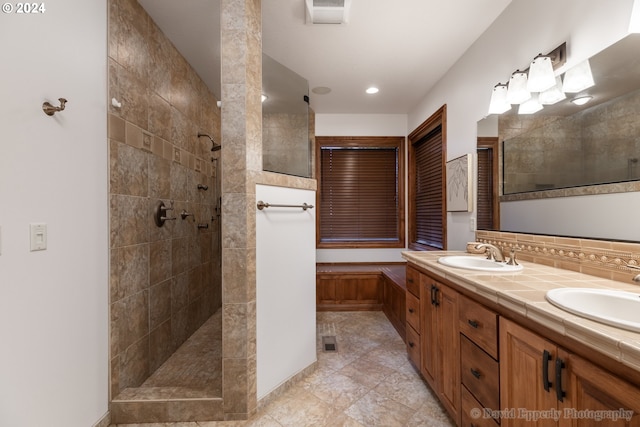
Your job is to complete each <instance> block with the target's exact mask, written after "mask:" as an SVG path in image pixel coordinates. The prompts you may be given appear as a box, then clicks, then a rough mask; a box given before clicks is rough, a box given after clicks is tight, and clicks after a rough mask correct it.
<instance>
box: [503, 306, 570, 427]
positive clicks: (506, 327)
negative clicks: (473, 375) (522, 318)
mask: <svg viewBox="0 0 640 427" xmlns="http://www.w3.org/2000/svg"><path fill="white" fill-rule="evenodd" d="M499 347H500V407H501V408H506V409H507V410H513V412H512V413H509V414H508V416H506V417H503V418H502V420H501V426H502V427H512V426H533V425H535V426H538V427H544V426H556V425H557V421H556V420H554V419H552V418H544V419H539V420H537V421H536V422H533V421H528V420H527V419H526V418H525V413H523V412H522V411H538V410H540V411H541V410H547V411H548V410H549V409H557V403H556V390H555V388H554V387H555V378H554V375H553V373H554V372H555V369H554V366H555V361H556V357H557V353H558V351H557V347H556V345H555V344H553V343H552V342H550V341H547V340H546V339H544V338H542V337H540V336H539V335H537V334H534V333H533V332H531V331H529V330H528V329H525V328H523V327H521V326H519V325H517V324H515V323H513V322H511V321H509V320H507V319H504V318H502V317H501V318H500V345H499ZM545 352H546V353H545ZM545 356H546V357H545ZM543 359H545V360H547V363H545V362H544V360H543ZM545 364H546V365H547V366H548V370H547V372H546V374H548V375H545V376H544V380H546V379H548V380H549V381H548V384H547V385H548V386H547V387H545V384H544V382H546V381H543V373H545V369H544V366H545ZM528 413H531V412H528Z"/></svg>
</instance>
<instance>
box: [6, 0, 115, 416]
mask: <svg viewBox="0 0 640 427" xmlns="http://www.w3.org/2000/svg"><path fill="white" fill-rule="evenodd" d="M13 4H14V5H15V3H13ZM44 4H45V7H46V10H45V12H44V13H43V14H39V15H18V14H16V13H15V12H14V13H12V14H7V13H2V14H0V47H1V49H0V57H1V61H2V73H1V76H2V83H1V84H0V99H1V100H2V102H0V227H1V229H2V230H1V239H0V253H1V254H0V340H1V341H0V348H1V349H2V350H1V351H0V425H1V426H3V427H41V426H49V427H57V426H60V427H87V426H91V425H93V424H94V423H96V422H97V421H98V420H99V419H100V418H102V416H103V415H104V414H106V412H107V409H108V408H107V405H108V319H109V318H108V311H107V309H108V219H107V212H108V201H107V185H108V178H107V164H108V158H107V140H106V135H107V130H106V117H107V112H106V96H107V95H106V85H107V74H106V73H107V65H106V58H107V47H106V46H107V29H106V24H107V6H106V2H105V1H102V0H101V1H91V2H87V1H82V0H56V1H54V2H45V3H44ZM60 97H64V98H67V99H68V101H69V102H68V104H67V108H66V110H65V111H63V112H61V113H58V114H56V115H55V116H54V117H48V116H46V115H45V114H44V113H43V111H42V109H41V106H42V103H43V102H44V101H45V100H49V101H51V102H52V103H53V104H55V105H58V101H57V99H58V98H60ZM32 222H44V223H47V225H48V249H47V250H45V251H40V252H30V251H29V223H32Z"/></svg>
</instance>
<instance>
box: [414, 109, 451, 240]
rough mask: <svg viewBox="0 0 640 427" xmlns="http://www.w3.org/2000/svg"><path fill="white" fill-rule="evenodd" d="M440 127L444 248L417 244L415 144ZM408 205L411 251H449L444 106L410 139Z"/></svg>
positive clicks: (445, 119) (445, 110) (417, 129)
mask: <svg viewBox="0 0 640 427" xmlns="http://www.w3.org/2000/svg"><path fill="white" fill-rule="evenodd" d="M437 127H440V129H441V130H440V138H441V155H442V159H441V164H442V197H441V208H442V212H441V218H440V220H441V223H442V247H441V248H440V247H437V246H433V245H427V244H424V243H419V242H417V241H416V240H417V225H416V214H417V207H416V191H417V190H416V188H415V182H416V173H417V172H416V153H415V144H417V143H418V142H420V141H421V140H422V139H423V138H424V137H426V136H427V135H429V134H430V133H431V132H432V131H433V130H434V129H436V128H437ZM407 145H408V149H407V151H408V165H409V176H408V193H409V196H408V203H409V218H408V221H409V249H412V250H417V251H441V250H447V188H446V187H447V186H446V158H447V106H446V105H443V106H442V107H441V108H440V109H438V111H436V112H435V113H433V114H432V115H431V117H429V118H428V119H427V120H425V121H424V122H423V123H422V124H421V125H420V126H418V127H417V128H416V129H415V130H414V131H413V132H411V133H410V134H409V137H408V143H407Z"/></svg>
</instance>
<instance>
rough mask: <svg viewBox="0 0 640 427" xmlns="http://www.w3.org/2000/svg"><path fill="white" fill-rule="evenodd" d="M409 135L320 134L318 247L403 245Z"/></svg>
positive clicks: (318, 140)
mask: <svg viewBox="0 0 640 427" xmlns="http://www.w3.org/2000/svg"><path fill="white" fill-rule="evenodd" d="M403 139H404V138H388V137H385V138H355V137H349V138H333V137H331V138H328V137H318V138H317V142H318V146H319V156H318V159H319V162H318V163H319V165H318V167H319V170H318V183H319V185H318V186H319V188H318V194H319V196H318V215H319V218H318V233H317V234H318V247H403V246H404V238H403V234H404V233H403V230H402V228H403V227H402V226H401V224H403V223H404V222H403V220H402V216H403V208H402V207H403V205H404V203H403V202H402V197H401V194H402V191H401V186H402V180H401V179H400V177H401V176H402V146H403V144H402V142H403Z"/></svg>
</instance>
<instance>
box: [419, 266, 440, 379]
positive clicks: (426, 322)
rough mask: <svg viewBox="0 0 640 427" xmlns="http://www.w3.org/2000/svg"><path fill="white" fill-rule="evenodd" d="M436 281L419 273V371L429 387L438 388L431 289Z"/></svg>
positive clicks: (436, 335)
mask: <svg viewBox="0 0 640 427" xmlns="http://www.w3.org/2000/svg"><path fill="white" fill-rule="evenodd" d="M436 283H437V282H436V281H435V280H433V279H431V278H430V277H429V276H426V275H424V274H421V275H420V286H421V288H422V291H421V293H420V315H421V318H420V320H421V324H420V346H421V351H420V356H421V363H420V372H421V373H422V376H423V377H424V379H425V380H426V381H427V383H429V385H430V386H431V388H432V389H433V390H434V391H436V390H438V384H437V381H436V379H437V378H438V374H439V372H438V351H437V349H438V316H437V314H438V312H437V306H436V305H435V301H434V295H435V292H434V291H433V289H434V287H436Z"/></svg>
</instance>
